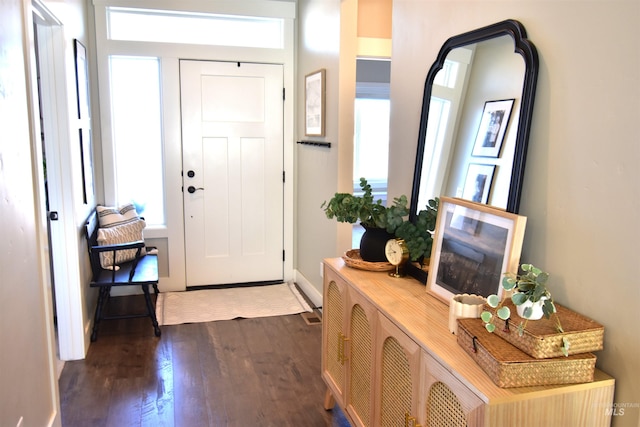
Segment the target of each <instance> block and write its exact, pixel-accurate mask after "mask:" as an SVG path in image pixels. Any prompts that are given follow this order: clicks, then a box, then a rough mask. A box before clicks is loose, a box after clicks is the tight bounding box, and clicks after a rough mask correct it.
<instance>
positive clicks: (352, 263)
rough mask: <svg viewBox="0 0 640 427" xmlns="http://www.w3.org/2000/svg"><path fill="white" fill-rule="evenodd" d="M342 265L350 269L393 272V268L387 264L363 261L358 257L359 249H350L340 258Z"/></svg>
mask: <svg viewBox="0 0 640 427" xmlns="http://www.w3.org/2000/svg"><path fill="white" fill-rule="evenodd" d="M342 259H343V260H344V263H345V264H347V266H349V267H352V268H357V269H359V270H367V271H391V270H395V268H396V267H395V266H394V265H393V264H391V263H389V262H369V261H364V260H363V259H362V257H361V256H360V250H359V249H351V250H349V251H347V252H345V253H344V255H343V256H342Z"/></svg>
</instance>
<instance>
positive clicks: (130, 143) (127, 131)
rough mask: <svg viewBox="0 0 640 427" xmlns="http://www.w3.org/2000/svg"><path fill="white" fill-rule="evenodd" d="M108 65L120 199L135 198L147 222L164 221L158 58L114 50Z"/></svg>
mask: <svg viewBox="0 0 640 427" xmlns="http://www.w3.org/2000/svg"><path fill="white" fill-rule="evenodd" d="M109 67H110V76H111V82H110V83H111V117H112V132H113V139H114V141H116V144H115V148H114V151H115V153H114V157H115V158H114V160H115V175H116V191H117V195H116V197H117V201H118V203H119V204H124V203H127V202H134V203H135V204H136V207H137V208H138V213H139V214H140V215H141V216H144V217H145V221H146V222H147V225H163V224H164V223H165V218H164V196H163V190H162V189H163V173H162V165H163V160H162V133H161V129H162V126H161V111H160V106H161V105H162V104H161V99H160V65H159V61H158V58H149V57H131V56H111V57H109Z"/></svg>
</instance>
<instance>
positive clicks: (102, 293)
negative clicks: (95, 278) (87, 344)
mask: <svg viewBox="0 0 640 427" xmlns="http://www.w3.org/2000/svg"><path fill="white" fill-rule="evenodd" d="M99 289H100V290H99V292H98V303H97V304H96V314H95V316H94V318H93V330H92V331H91V341H95V340H96V339H98V326H99V324H100V319H102V309H103V307H104V305H105V303H106V301H107V300H108V299H109V296H110V294H111V286H101V287H100V288H99Z"/></svg>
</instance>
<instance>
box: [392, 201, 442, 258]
mask: <svg viewBox="0 0 640 427" xmlns="http://www.w3.org/2000/svg"><path fill="white" fill-rule="evenodd" d="M439 204H440V199H438V198H437V197H436V198H435V199H431V200H429V202H428V204H427V205H426V207H425V209H422V210H420V211H419V212H418V214H417V216H416V221H415V222H411V221H409V220H408V218H407V217H408V215H409V209H408V208H407V198H406V196H401V197H400V198H397V199H394V205H393V206H392V207H390V208H389V209H388V213H387V231H389V232H391V233H394V234H395V235H396V237H398V238H401V239H403V240H404V241H405V243H406V245H407V248H408V249H409V255H410V256H411V260H412V261H422V260H423V259H424V258H429V257H430V256H431V248H432V246H433V230H435V228H436V219H437V216H438V206H439Z"/></svg>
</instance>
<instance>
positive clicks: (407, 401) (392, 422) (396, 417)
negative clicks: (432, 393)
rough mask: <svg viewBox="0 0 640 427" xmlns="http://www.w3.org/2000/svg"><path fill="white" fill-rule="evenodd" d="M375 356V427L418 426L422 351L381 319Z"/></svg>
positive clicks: (384, 318) (400, 331) (387, 321)
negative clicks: (376, 370)
mask: <svg viewBox="0 0 640 427" xmlns="http://www.w3.org/2000/svg"><path fill="white" fill-rule="evenodd" d="M375 346H376V347H375V351H376V352H375V356H376V357H377V358H378V360H379V363H378V370H379V372H377V375H378V376H377V378H376V380H375V384H376V397H375V398H376V405H375V406H376V410H375V419H376V420H377V421H376V422H375V425H376V426H381V427H395V426H410V427H413V426H417V425H418V424H419V422H420V419H419V417H420V415H419V414H420V409H419V394H420V369H421V364H420V357H421V351H420V347H419V346H418V344H416V343H415V342H414V341H413V340H412V339H411V338H410V337H409V336H408V335H406V334H405V333H404V332H402V330H400V328H398V327H397V326H396V325H394V324H393V323H392V322H391V321H390V320H388V319H387V318H386V317H385V316H383V315H379V316H378V330H377V332H376V343H375Z"/></svg>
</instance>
